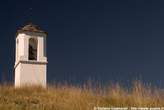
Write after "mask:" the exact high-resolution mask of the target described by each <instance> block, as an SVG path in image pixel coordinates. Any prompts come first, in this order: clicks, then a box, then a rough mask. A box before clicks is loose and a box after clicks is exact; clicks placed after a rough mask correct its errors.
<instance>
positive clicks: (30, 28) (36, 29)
mask: <svg viewBox="0 0 164 110" xmlns="http://www.w3.org/2000/svg"><path fill="white" fill-rule="evenodd" d="M23 32H36V33H44V34H47V33H46V32H45V31H43V30H42V29H41V28H40V27H39V26H38V25H35V24H33V23H28V24H26V25H25V26H23V27H22V28H20V29H19V30H17V34H18V33H23Z"/></svg>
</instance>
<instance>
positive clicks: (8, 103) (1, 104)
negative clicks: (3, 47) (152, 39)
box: [0, 82, 164, 110]
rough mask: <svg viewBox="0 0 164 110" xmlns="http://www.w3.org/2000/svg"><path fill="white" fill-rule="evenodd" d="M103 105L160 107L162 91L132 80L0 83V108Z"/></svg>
mask: <svg viewBox="0 0 164 110" xmlns="http://www.w3.org/2000/svg"><path fill="white" fill-rule="evenodd" d="M94 106H104V107H111V106H115V107H123V106H125V107H127V106H133V107H134V106H136V107H137V106H139V107H141V106H142V107H145V106H146V107H156V106H158V107H161V106H164V90H162V89H158V88H155V87H150V86H144V85H143V84H141V83H140V82H135V83H134V85H133V87H132V88H131V89H126V88H123V87H121V86H120V85H119V84H115V85H110V86H109V87H106V88H102V87H99V86H98V87H97V88H92V87H91V86H88V85H84V86H82V87H77V86H70V85H55V86H49V87H48V88H47V89H43V88H41V87H24V88H19V89H18V88H17V89H15V88H14V87H12V86H0V110H93V107H94Z"/></svg>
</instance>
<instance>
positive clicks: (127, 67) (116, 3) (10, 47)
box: [0, 0, 164, 87]
mask: <svg viewBox="0 0 164 110" xmlns="http://www.w3.org/2000/svg"><path fill="white" fill-rule="evenodd" d="M30 8H32V10H31V11H30V10H29V9H30ZM29 20H32V22H33V23H34V24H37V25H40V26H41V27H42V28H43V29H44V30H45V31H47V32H48V37H47V54H48V62H49V63H48V82H49V83H50V82H63V81H67V82H70V83H77V84H78V83H83V82H85V81H86V80H88V79H92V80H95V81H98V82H100V83H107V82H110V81H119V82H123V83H129V82H130V81H132V80H134V79H141V80H143V81H144V82H148V83H153V84H155V85H157V86H162V87H164V1H163V0H153V1H152V0H99V1H98V0H88V1H85V0H81V1H80V0H44V1H43V0H26V1H25V0H24V1H23V0H20V1H18V0H12V1H11V0H1V1H0V24H1V26H0V33H1V37H0V74H1V75H0V76H1V77H0V78H1V80H4V79H5V80H7V81H12V79H13V76H14V73H13V70H14V69H13V67H14V61H15V33H16V30H17V29H18V28H19V27H21V26H23V25H25V24H26V23H27V22H28V21H29Z"/></svg>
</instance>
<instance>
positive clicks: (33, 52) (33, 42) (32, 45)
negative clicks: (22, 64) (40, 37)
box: [28, 38, 38, 60]
mask: <svg viewBox="0 0 164 110" xmlns="http://www.w3.org/2000/svg"><path fill="white" fill-rule="evenodd" d="M37 45H38V42H37V39H34V38H30V39H29V49H28V53H29V56H28V59H29V60H37Z"/></svg>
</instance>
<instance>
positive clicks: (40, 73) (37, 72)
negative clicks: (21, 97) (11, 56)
mask: <svg viewBox="0 0 164 110" xmlns="http://www.w3.org/2000/svg"><path fill="white" fill-rule="evenodd" d="M46 36H47V33H46V32H45V31H42V30H41V29H40V27H38V26H37V25H34V24H32V23H29V24H27V25H25V26H24V27H23V28H21V29H20V30H18V31H17V34H16V55H15V56H16V57H15V87H22V86H33V85H38V86H42V87H46V76H47V57H46Z"/></svg>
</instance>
